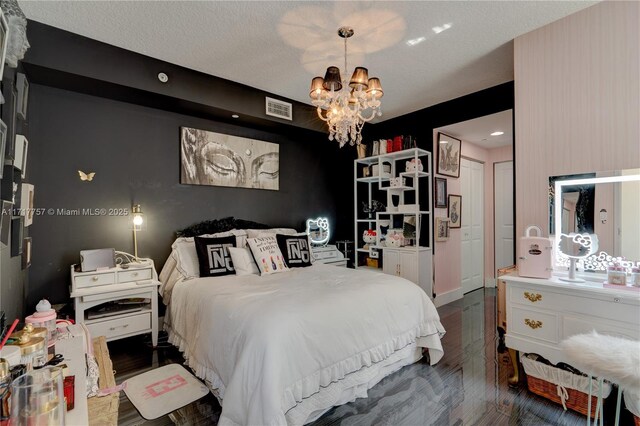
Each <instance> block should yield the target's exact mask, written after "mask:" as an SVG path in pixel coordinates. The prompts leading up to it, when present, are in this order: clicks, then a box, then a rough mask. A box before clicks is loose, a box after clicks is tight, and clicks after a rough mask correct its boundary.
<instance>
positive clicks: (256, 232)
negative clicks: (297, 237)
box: [245, 228, 298, 238]
mask: <svg viewBox="0 0 640 426" xmlns="http://www.w3.org/2000/svg"><path fill="white" fill-rule="evenodd" d="M245 231H246V232H247V237H248V238H256V237H262V236H264V235H275V234H284V235H293V234H295V233H297V232H298V231H296V230H295V229H293V228H271V229H245Z"/></svg>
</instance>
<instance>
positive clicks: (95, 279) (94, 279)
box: [91, 277, 99, 281]
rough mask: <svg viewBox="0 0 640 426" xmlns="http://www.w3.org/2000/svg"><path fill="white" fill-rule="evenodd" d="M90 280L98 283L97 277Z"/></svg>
mask: <svg viewBox="0 0 640 426" xmlns="http://www.w3.org/2000/svg"><path fill="white" fill-rule="evenodd" d="M91 280H92V281H98V280H99V278H98V277H92V278H91Z"/></svg>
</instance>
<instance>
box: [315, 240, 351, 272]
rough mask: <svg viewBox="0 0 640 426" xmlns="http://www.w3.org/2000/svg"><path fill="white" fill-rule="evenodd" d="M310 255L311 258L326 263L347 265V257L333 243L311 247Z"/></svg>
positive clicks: (344, 266)
mask: <svg viewBox="0 0 640 426" xmlns="http://www.w3.org/2000/svg"><path fill="white" fill-rule="evenodd" d="M311 256H313V260H314V261H316V262H320V263H326V264H327V265H334V266H341V267H343V268H346V267H347V259H345V257H344V254H342V252H340V250H338V248H337V247H336V246H334V245H326V246H323V247H312V248H311Z"/></svg>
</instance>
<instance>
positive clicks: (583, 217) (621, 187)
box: [549, 169, 640, 272]
mask: <svg viewBox="0 0 640 426" xmlns="http://www.w3.org/2000/svg"><path fill="white" fill-rule="evenodd" d="M549 212H550V215H549V228H550V230H551V232H550V233H551V234H553V235H555V236H556V247H557V248H558V250H557V251H556V252H557V256H556V263H557V266H569V263H570V258H575V259H577V263H578V266H579V267H581V268H582V269H583V270H585V271H591V272H595V271H599V272H605V271H606V269H607V267H609V266H611V265H613V264H614V263H618V264H620V265H621V266H624V267H625V268H627V269H629V268H631V267H632V266H637V265H640V214H639V213H638V212H640V169H631V170H622V171H616V172H597V173H587V174H581V175H565V176H552V177H550V178H549ZM573 234H582V235H586V234H589V235H591V236H592V237H593V238H594V240H595V241H596V242H597V245H598V246H599V247H598V249H597V252H592V253H589V254H587V253H586V252H585V250H584V249H583V250H582V251H581V253H582V255H581V256H579V257H576V256H570V255H571V254H572V249H571V248H570V247H569V245H570V244H569V243H568V241H573V238H574V235H573ZM569 236H571V238H569ZM573 248H575V246H574V247H573ZM593 250H594V249H593V247H592V246H591V247H590V249H589V250H588V251H593ZM563 253H564V254H563Z"/></svg>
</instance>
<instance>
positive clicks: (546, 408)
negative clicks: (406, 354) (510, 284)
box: [109, 289, 607, 426]
mask: <svg viewBox="0 0 640 426" xmlns="http://www.w3.org/2000/svg"><path fill="white" fill-rule="evenodd" d="M495 301H496V297H495V291H494V289H487V290H477V291H474V292H472V293H469V294H467V295H466V296H465V297H464V298H463V299H461V300H458V301H456V302H453V303H450V304H449V305H446V306H443V307H441V308H439V309H438V311H439V313H440V317H441V320H442V324H443V325H444V327H445V329H446V330H447V333H446V335H445V337H444V338H443V345H444V350H445V355H444V358H443V359H442V360H441V361H440V362H439V363H438V364H437V365H436V366H434V367H431V366H429V365H428V364H427V363H426V362H425V361H424V360H421V361H420V362H418V363H416V364H413V365H410V366H407V367H405V368H403V369H402V370H400V371H398V372H396V373H394V374H392V375H391V376H389V377H387V378H385V379H384V380H382V381H381V382H380V383H378V384H377V385H376V386H375V387H373V388H372V389H371V390H370V391H369V397H368V398H362V399H358V400H356V401H354V402H352V403H349V404H345V405H342V406H339V407H335V408H333V409H332V410H330V411H329V412H328V413H326V414H325V415H324V416H323V417H321V418H320V419H318V420H317V421H316V422H314V423H313V425H314V426H337V425H342V426H346V425H350V426H368V425H407V426H418V425H456V426H457V425H583V424H585V423H586V418H585V417H583V416H581V415H580V414H577V413H574V412H572V411H563V409H562V407H561V406H558V405H555V404H553V403H551V402H549V401H547V400H545V399H543V398H540V397H538V396H535V395H534V394H532V393H530V392H528V391H527V388H526V385H525V384H521V385H520V386H519V387H518V388H516V389H513V388H510V387H509V386H508V385H507V377H508V376H509V374H510V372H511V365H510V363H509V356H508V354H507V353H506V352H505V353H499V352H498V350H497V348H498V333H497V332H496V322H495V308H496V307H495V303H496V302H495ZM161 346H162V347H160V348H158V349H157V350H155V351H153V350H152V349H151V348H150V345H149V343H148V338H147V339H145V338H142V337H134V338H129V339H123V340H120V341H116V342H111V343H109V350H110V352H111V359H112V360H113V365H114V368H115V370H116V381H117V382H118V383H121V382H122V381H124V380H126V379H127V378H129V377H132V376H135V375H137V374H140V373H143V372H145V371H148V370H150V369H152V368H156V367H158V366H161V365H165V364H168V363H182V362H183V358H182V356H181V355H180V353H179V352H178V350H177V349H176V348H174V347H172V346H171V345H168V344H166V343H164V344H162V345H161ZM220 410H221V408H220V405H219V404H218V402H217V400H216V398H215V397H213V396H212V395H211V394H208V395H207V396H206V397H204V398H202V399H200V400H198V401H196V402H194V403H192V404H190V405H188V406H186V407H184V408H182V409H180V410H177V411H174V412H173V413H171V414H169V415H167V416H163V417H161V418H159V419H156V420H153V421H145V420H144V419H142V418H141V417H140V415H139V414H138V413H137V411H136V409H135V407H133V405H131V403H130V402H129V401H128V399H127V397H126V396H125V395H124V392H123V393H121V397H120V412H119V415H120V417H119V423H120V424H122V425H141V424H144V425H150V426H151V425H174V424H177V425H205V424H207V425H208V424H216V423H217V420H218V417H219V414H220ZM606 412H607V411H606V410H605V413H606Z"/></svg>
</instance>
